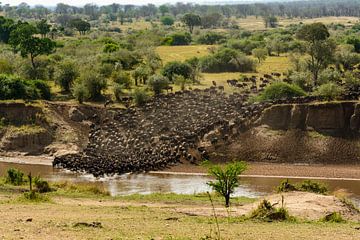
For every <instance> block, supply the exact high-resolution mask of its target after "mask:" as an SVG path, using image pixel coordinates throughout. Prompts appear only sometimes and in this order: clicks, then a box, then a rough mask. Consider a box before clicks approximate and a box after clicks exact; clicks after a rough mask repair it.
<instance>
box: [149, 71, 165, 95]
mask: <svg viewBox="0 0 360 240" xmlns="http://www.w3.org/2000/svg"><path fill="white" fill-rule="evenodd" d="M168 86H169V80H168V79H167V78H166V77H164V76H162V75H157V74H155V75H152V76H151V77H150V78H149V87H150V88H151V90H152V91H153V92H154V93H155V95H159V94H160V93H161V92H162V91H163V90H164V89H166V88H167V87H168Z"/></svg>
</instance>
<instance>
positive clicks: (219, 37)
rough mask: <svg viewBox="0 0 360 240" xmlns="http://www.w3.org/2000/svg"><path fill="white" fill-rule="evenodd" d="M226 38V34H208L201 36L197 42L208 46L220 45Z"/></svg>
mask: <svg viewBox="0 0 360 240" xmlns="http://www.w3.org/2000/svg"><path fill="white" fill-rule="evenodd" d="M225 39H226V37H225V36H224V34H221V33H216V32H206V33H205V34H202V35H200V37H199V38H198V40H197V42H198V43H199V44H207V45H213V44H218V43H220V42H222V41H224V40H225Z"/></svg>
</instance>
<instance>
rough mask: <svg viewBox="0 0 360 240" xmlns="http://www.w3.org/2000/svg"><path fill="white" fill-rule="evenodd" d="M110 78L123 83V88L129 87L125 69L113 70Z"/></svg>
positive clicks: (127, 74)
mask: <svg viewBox="0 0 360 240" xmlns="http://www.w3.org/2000/svg"><path fill="white" fill-rule="evenodd" d="M111 80H112V81H113V82H114V83H117V84H120V85H123V87H124V88H130V86H131V77H130V74H129V73H127V72H125V71H114V72H113V73H112V74H111Z"/></svg>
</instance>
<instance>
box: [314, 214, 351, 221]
mask: <svg viewBox="0 0 360 240" xmlns="http://www.w3.org/2000/svg"><path fill="white" fill-rule="evenodd" d="M320 221H321V222H331V223H343V222H346V220H345V219H343V217H342V216H341V214H340V213H338V212H332V213H330V214H327V215H326V216H325V217H323V218H322V219H320Z"/></svg>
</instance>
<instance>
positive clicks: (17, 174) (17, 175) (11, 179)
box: [5, 168, 25, 186]
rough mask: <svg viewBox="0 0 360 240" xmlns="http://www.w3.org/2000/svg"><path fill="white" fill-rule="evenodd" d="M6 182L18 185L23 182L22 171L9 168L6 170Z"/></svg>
mask: <svg viewBox="0 0 360 240" xmlns="http://www.w3.org/2000/svg"><path fill="white" fill-rule="evenodd" d="M5 181H6V183H9V184H12V185H15V186H20V185H21V184H23V183H24V182H25V179H24V173H23V172H21V171H20V170H18V169H15V168H10V169H8V170H7V176H6V180H5Z"/></svg>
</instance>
